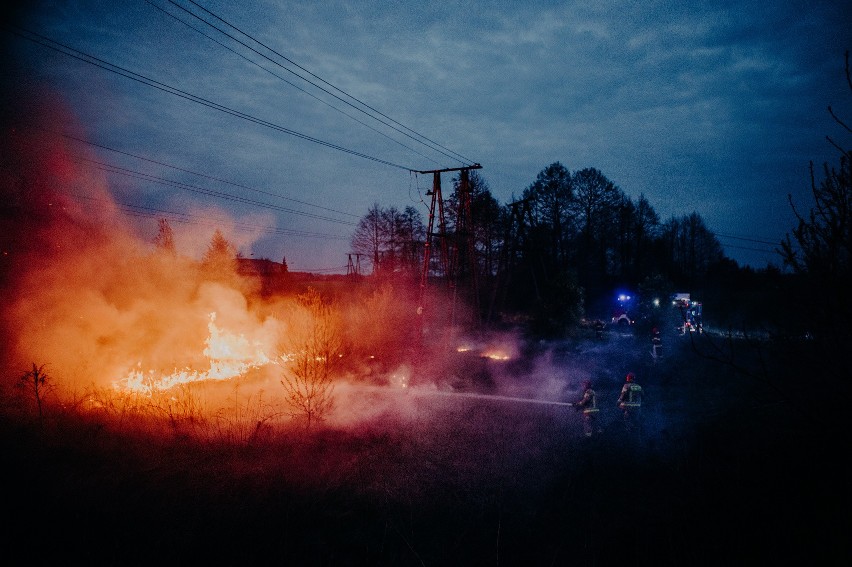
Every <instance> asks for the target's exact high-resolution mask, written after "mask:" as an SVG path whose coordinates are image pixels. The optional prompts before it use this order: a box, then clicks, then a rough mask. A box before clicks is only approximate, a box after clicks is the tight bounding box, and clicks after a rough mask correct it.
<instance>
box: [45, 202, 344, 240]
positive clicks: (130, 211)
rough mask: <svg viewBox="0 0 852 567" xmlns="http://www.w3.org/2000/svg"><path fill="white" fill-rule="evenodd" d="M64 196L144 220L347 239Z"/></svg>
mask: <svg viewBox="0 0 852 567" xmlns="http://www.w3.org/2000/svg"><path fill="white" fill-rule="evenodd" d="M60 193H64V194H66V195H71V196H73V197H76V198H80V199H85V200H88V201H95V202H101V203H106V204H115V205H117V206H118V207H119V211H120V212H122V213H123V214H127V215H129V216H136V217H144V218H163V217H164V216H165V217H166V218H168V219H169V220H173V221H174V222H178V223H184V224H193V225H201V226H213V227H217V226H219V224H216V223H222V222H228V223H230V224H231V225H232V226H234V229H235V230H239V231H240V232H253V233H257V232H260V233H263V234H277V235H283V236H297V237H304V238H321V239H328V240H347V237H345V236H340V235H335V234H327V233H321V232H310V231H304V230H293V229H286V228H277V227H274V226H263V225H256V224H252V223H247V222H244V221H236V220H234V219H230V218H225V217H212V216H205V215H199V214H194V213H182V212H178V211H169V210H165V209H158V208H155V207H149V206H144V205H134V204H131V203H124V202H121V201H110V200H107V199H102V198H98V197H92V196H90V195H83V194H81V193H72V192H62V191H60Z"/></svg>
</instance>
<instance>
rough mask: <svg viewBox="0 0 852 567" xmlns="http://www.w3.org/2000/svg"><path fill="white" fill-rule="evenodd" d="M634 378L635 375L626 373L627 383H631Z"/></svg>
mask: <svg viewBox="0 0 852 567" xmlns="http://www.w3.org/2000/svg"><path fill="white" fill-rule="evenodd" d="M634 378H636V375H635V374H633V373H632V372H628V373H627V381H628V382H633V379H634Z"/></svg>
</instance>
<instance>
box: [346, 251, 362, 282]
mask: <svg viewBox="0 0 852 567" xmlns="http://www.w3.org/2000/svg"><path fill="white" fill-rule="evenodd" d="M346 275H347V276H350V277H351V278H352V279H353V280H357V279H358V277H359V276H360V275H361V254H359V253H355V262H354V263H353V262H352V254H351V253H350V254H349V262H348V264H347V265H346Z"/></svg>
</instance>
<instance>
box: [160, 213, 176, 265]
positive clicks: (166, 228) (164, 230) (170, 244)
mask: <svg viewBox="0 0 852 567" xmlns="http://www.w3.org/2000/svg"><path fill="white" fill-rule="evenodd" d="M157 225H158V226H159V231H158V232H157V236H156V237H155V238H154V246H156V247H157V250H161V251H163V252H165V253H167V254H170V255H172V256H174V255H175V254H177V250H176V248H175V235H174V232H172V227H171V225H169V221H168V219H158V220H157Z"/></svg>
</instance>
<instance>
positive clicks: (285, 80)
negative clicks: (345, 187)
mask: <svg viewBox="0 0 852 567" xmlns="http://www.w3.org/2000/svg"><path fill="white" fill-rule="evenodd" d="M145 1H146V2H147V3H148V4H150V5H151V6H152V7H154V8H156V9H157V10H159V11H161V12H162V13H164V14H166V15H167V16H169V17H171V18H173V19H174V20H176V21H178V22H180V23H182V24H183V25H185V26H187V27H188V28H190V29H192V30H194V31H196V32H198V33H200V34H201V35H203V36H204V37H206V38H207V39H209V40H210V41H212V42H214V43H216V44H218V45H219V46H221V47H223V48H225V49H227V50H228V51H230V52H231V53H233V54H234V55H236V56H237V57H241V58H242V59H244V60H245V61H247V62H249V63H251V64H252V65H254V66H256V67H258V68H259V69H262V70H264V71H266V72H267V73H269V74H270V75H272V76H273V77H275V78H277V79H280V80H282V81H284V82H285V83H287V84H288V85H290V86H291V87H293V88H295V89H297V90H299V91H301V92H303V93H305V94H306V95H308V96H310V97H312V98H313V99H315V100H316V101H318V102H320V103H322V104H324V105H326V106H328V107H329V108H332V109H334V110H336V111H337V112H339V113H341V114H343V115H344V116H346V117H348V118H351V119H352V120H354V121H355V122H357V123H359V124H361V125H362V126H364V127H366V128H369V129H370V130H372V131H373V132H375V133H377V134H379V135H380V136H384V137H385V138H387V139H388V140H390V141H392V142H393V143H395V144H399V145H400V146H402V147H403V148H405V149H407V150H409V151H411V152H414V153H416V154H417V155H419V156H421V157H423V158H425V159H428V160H429V161H431V162H432V163H435V164H437V163H438V162H437V161H436V160H434V159H432V158H430V157H429V156H427V155H426V154H424V153H421V152H419V151H417V150H415V149H414V148H412V147H411V146H408V145H406V144H403V143H402V142H400V141H399V140H397V139H395V138H393V137H392V136H389V135H388V134H386V133H384V132H382V131H381V130H379V129H377V128H374V127H373V126H370V125H369V124H367V123H366V122H364V121H362V120H359V119H358V118H357V117H356V116H353V115H351V114H349V113H348V112H345V111H344V110H342V109H340V108H337V107H336V106H334V105H333V104H331V103H329V102H328V101H325V100H323V99H321V98H320V97H318V96H317V95H315V94H313V93H311V92H308V91H307V90H305V89H303V88H302V87H300V86H299V85H297V84H295V83H293V82H292V81H288V80H287V79H285V78H284V77H282V76H281V75H278V74H276V73H274V72H273V71H271V70H269V69H267V68H266V67H264V66H263V65H260V64H259V63H257V62H256V61H252V60H251V59H249V58H248V57H246V56H245V55H243V54H242V53H239V52H237V51H236V50H235V49H232V48H230V47H228V46H227V45H225V44H224V43H222V42H221V41H219V40H218V39H216V38H214V37H212V36H210V35H208V34H206V33H204V32H203V31H202V30H200V29H198V28H197V27H195V26H193V25H192V24H190V23H188V22H185V21H184V20H182V19H180V18H179V17H177V16H176V15H174V14H172V13H171V12H169V11H167V10H164V9H163V8H161V7H160V6H157V5H156V4H154V3H153V2H151V0H145ZM172 4H174V2H172ZM176 6H177V7H178V8H180V9H181V10H184V11H185V12H187V13H188V14H190V15H191V16H193V17H195V18H198V16H197V15H195V14H192V13H191V12H189V11H188V10H186V8H184V7H182V6H179V5H176ZM198 19H200V18H198ZM201 21H204V20H201ZM205 23H207V22H205ZM208 25H210V24H209V23H208ZM211 27H213V28H214V29H216V30H219V28H216V27H215V26H212V25H211ZM219 31H220V32H221V33H223V34H225V35H227V36H228V37H231V39H234V41H237V42H238V43H240V44H241V45H244V46H245V47H246V48H247V49H251V50H252V51H254V52H255V53H257V54H258V55H260V56H261V57H264V58H265V59H267V60H268V61H270V62H272V63H274V64H275V65H278V66H279V67H282V68H283V69H285V70H286V71H288V72H291V73H292V71H291V70H290V69H287V68H286V67H283V66H282V65H281V64H280V63H278V62H276V61H272V60H271V59H269V58H268V57H266V56H265V55H263V54H262V53H259V52H258V51H256V50H254V49H252V48H251V47H249V46H248V45H245V44H244V43H242V42H240V41H239V40H238V39H236V38H233V37H232V36H230V35H228V34H227V33H225V32H222V31H221V30H219ZM296 76H299V75H298V74H297V75H296ZM300 78H302V77H300ZM302 80H305V79H304V78H302ZM311 84H313V83H311ZM318 88H319V87H318ZM329 94H331V95H332V96H334V94H333V93H329ZM343 102H346V101H343ZM350 106H351V105H350ZM357 110H360V109H357ZM362 112H363V111H362ZM402 134H405V133H404V132H402ZM406 135H407V134H406ZM409 137H411V136H409ZM417 141H419V140H417ZM421 143H422V142H421ZM447 157H451V156H447Z"/></svg>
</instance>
